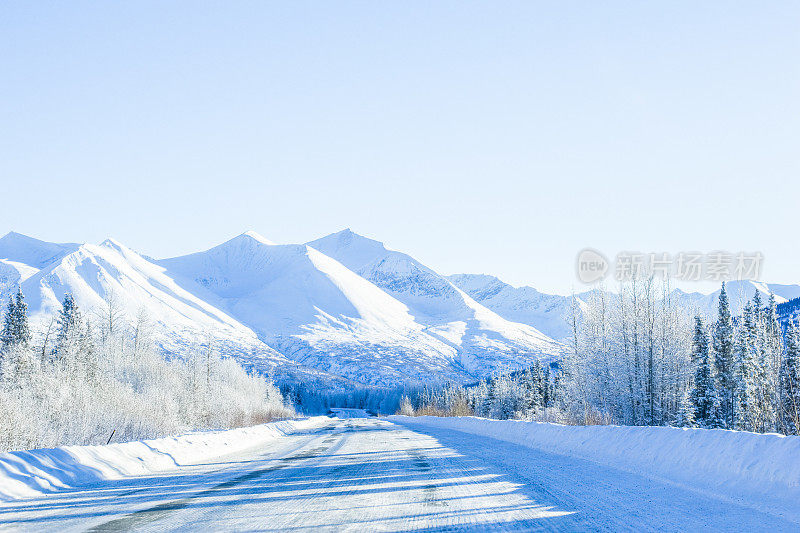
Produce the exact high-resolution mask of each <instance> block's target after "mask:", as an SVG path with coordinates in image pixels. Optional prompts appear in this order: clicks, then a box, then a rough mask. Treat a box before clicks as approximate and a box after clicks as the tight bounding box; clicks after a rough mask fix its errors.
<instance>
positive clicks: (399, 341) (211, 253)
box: [159, 232, 468, 384]
mask: <svg viewBox="0 0 800 533" xmlns="http://www.w3.org/2000/svg"><path fill="white" fill-rule="evenodd" d="M159 264H160V265H162V266H163V267H165V268H166V272H167V274H168V275H170V276H171V277H173V278H174V279H176V280H177V281H178V282H179V283H181V284H183V285H185V286H187V287H192V286H196V285H201V286H202V287H203V288H204V290H205V291H208V292H209V293H211V294H212V295H213V299H209V300H210V301H213V302H214V303H215V304H216V305H218V306H219V307H220V308H221V309H224V310H225V311H226V312H227V313H229V314H230V315H231V316H233V317H235V318H236V319H237V320H238V321H240V322H241V323H242V324H245V325H247V326H248V327H249V328H251V329H252V330H253V331H255V332H256V333H257V334H258V335H259V337H260V338H261V339H262V340H263V341H264V342H266V343H267V344H269V345H270V346H273V347H274V348H275V349H277V350H278V351H280V352H281V353H284V354H286V356H287V357H289V358H291V359H293V360H294V361H297V362H299V363H302V364H303V365H306V366H310V367H313V368H317V369H320V370H323V371H326V372H329V373H332V374H337V375H341V376H345V377H347V378H349V379H353V380H356V381H358V382H361V383H370V384H390V383H401V382H405V381H414V382H421V381H425V380H426V379H428V378H430V377H431V376H434V377H436V378H439V379H457V380H462V379H466V378H467V377H468V374H467V373H466V372H465V371H464V369H463V368H461V367H460V365H459V364H458V353H457V351H456V350H455V349H454V348H453V347H452V346H450V345H449V344H447V343H445V342H442V341H441V340H439V339H437V338H435V337H433V336H431V335H428V334H427V333H426V332H425V330H424V328H423V326H422V325H420V324H418V323H417V322H416V321H415V320H414V317H413V316H412V315H411V314H410V313H409V310H408V308H407V307H406V306H405V305H403V304H402V303H401V302H398V301H397V300H395V299H394V298H392V297H391V296H389V295H388V294H386V292H384V291H382V290H381V289H379V288H378V287H376V286H375V285H373V284H372V283H370V282H369V281H367V280H365V279H364V278H362V277H360V276H358V275H357V274H355V273H354V272H352V271H351V270H349V269H347V268H346V267H344V266H343V265H342V264H340V263H339V262H337V261H336V260H334V259H332V258H330V257H328V256H326V255H324V254H322V253H320V252H319V251H317V250H315V249H314V248H311V247H309V246H307V245H304V244H285V245H276V244H272V243H271V242H269V241H267V240H266V239H264V238H263V237H261V236H259V235H258V234H256V233H254V232H247V233H244V234H242V235H239V236H238V237H235V238H233V239H231V240H230V241H227V242H225V243H223V244H220V245H219V246H216V247H214V248H211V249H210V250H207V251H205V252H198V253H194V254H190V255H186V256H182V257H176V258H172V259H165V260H162V261H159Z"/></svg>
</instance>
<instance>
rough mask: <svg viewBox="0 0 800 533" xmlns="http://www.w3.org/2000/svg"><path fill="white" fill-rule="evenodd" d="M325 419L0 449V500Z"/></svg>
mask: <svg viewBox="0 0 800 533" xmlns="http://www.w3.org/2000/svg"><path fill="white" fill-rule="evenodd" d="M328 420H330V419H329V418H327V417H322V416H319V417H313V418H306V419H302V420H285V421H281V422H271V423H268V424H262V425H259V426H253V427H247V428H239V429H231V430H227V431H198V432H192V433H187V434H185V435H180V436H177V437H166V438H161V439H153V440H144V441H137V442H125V443H120V444H109V445H106V446H61V447H58V448H51V449H42V450H29V451H20V452H8V453H4V454H0V500H11V499H15V498H27V497H33V496H37V495H39V494H42V493H44V492H51V491H54V490H58V489H62V488H71V487H78V486H81V485H85V484H89V483H93V482H96V481H101V480H109V479H120V478H123V477H128V476H140V475H145V474H151V473H155V472H163V471H168V470H173V469H175V468H178V467H180V466H186V465H191V464H196V463H200V462H203V461H208V460H209V459H213V458H217V457H221V456H224V455H228V454H233V453H238V452H242V451H245V450H247V449H250V448H254V447H257V446H263V445H264V444H265V443H268V442H270V441H274V440H276V439H278V438H280V437H282V436H284V435H288V434H291V433H293V432H295V431H298V430H303V429H310V428H314V427H318V426H321V425H324V424H325V423H326V422H327V421H328Z"/></svg>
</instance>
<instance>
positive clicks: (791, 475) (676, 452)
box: [388, 416, 800, 520]
mask: <svg viewBox="0 0 800 533" xmlns="http://www.w3.org/2000/svg"><path fill="white" fill-rule="evenodd" d="M388 419H389V420H391V421H392V422H395V423H398V424H402V425H404V426H408V427H409V428H411V429H414V427H415V426H418V427H419V426H422V427H423V428H424V427H435V428H444V429H452V430H456V431H461V432H464V433H469V434H473V435H479V436H482V437H491V438H494V439H498V440H502V441H506V442H511V443H514V444H519V445H522V446H526V447H529V448H535V449H537V450H541V451H544V452H548V453H555V454H560V455H566V456H570V457H577V458H580V459H587V460H590V461H593V462H596V463H599V464H603V465H606V466H611V467H614V468H618V469H620V470H624V471H627V472H632V473H635V474H640V475H643V476H646V477H650V478H653V479H658V480H660V481H666V482H670V483H675V484H677V485H680V486H682V487H684V488H689V489H693V490H698V491H701V492H703V493H705V494H710V495H713V496H715V497H721V498H723V499H728V500H732V501H736V502H737V503H739V504H742V505H746V506H749V507H753V508H756V509H760V510H764V511H767V512H771V513H776V512H777V513H779V514H784V513H787V512H789V511H787V509H788V510H791V511H790V513H791V514H792V516H793V519H795V520H797V519H800V506H798V504H797V502H798V501H800V461H798V459H797V458H798V457H800V437H787V436H784V435H778V434H759V433H749V432H744V431H730V430H721V429H712V430H709V429H696V428H691V429H684V428H672V427H642V426H638V427H634V426H563V425H559V424H551V423H545V422H525V421H521V420H489V419H484V418H476V417H433V416H421V417H407V416H390V417H388ZM566 481H567V482H568V480H566Z"/></svg>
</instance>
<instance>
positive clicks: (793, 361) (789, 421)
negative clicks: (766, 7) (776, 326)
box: [780, 319, 800, 435]
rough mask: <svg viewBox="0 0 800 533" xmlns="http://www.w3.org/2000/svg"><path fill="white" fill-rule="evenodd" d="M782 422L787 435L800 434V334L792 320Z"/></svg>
mask: <svg viewBox="0 0 800 533" xmlns="http://www.w3.org/2000/svg"><path fill="white" fill-rule="evenodd" d="M780 421H781V429H782V431H783V432H784V433H786V434H787V435H797V434H798V433H800V332H799V331H798V328H797V326H796V325H795V322H794V320H791V319H790V320H789V324H788V325H787V328H786V355H785V357H784V359H783V364H782V365H781V380H780Z"/></svg>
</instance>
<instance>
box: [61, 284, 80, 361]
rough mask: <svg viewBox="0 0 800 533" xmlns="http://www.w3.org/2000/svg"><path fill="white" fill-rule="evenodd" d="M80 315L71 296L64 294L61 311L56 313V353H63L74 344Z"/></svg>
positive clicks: (78, 330)
mask: <svg viewBox="0 0 800 533" xmlns="http://www.w3.org/2000/svg"><path fill="white" fill-rule="evenodd" d="M81 323H82V321H81V314H80V312H79V311H78V306H77V304H76V303H75V298H73V296H72V294H70V293H66V294H65V295H64V299H63V300H62V302H61V310H60V311H59V313H58V319H57V324H58V334H57V335H56V348H55V350H56V352H59V351H62V352H63V351H64V350H65V349H67V347H68V346H69V345H70V344H71V343H74V342H76V340H77V338H78V336H79V333H80V326H81Z"/></svg>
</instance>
